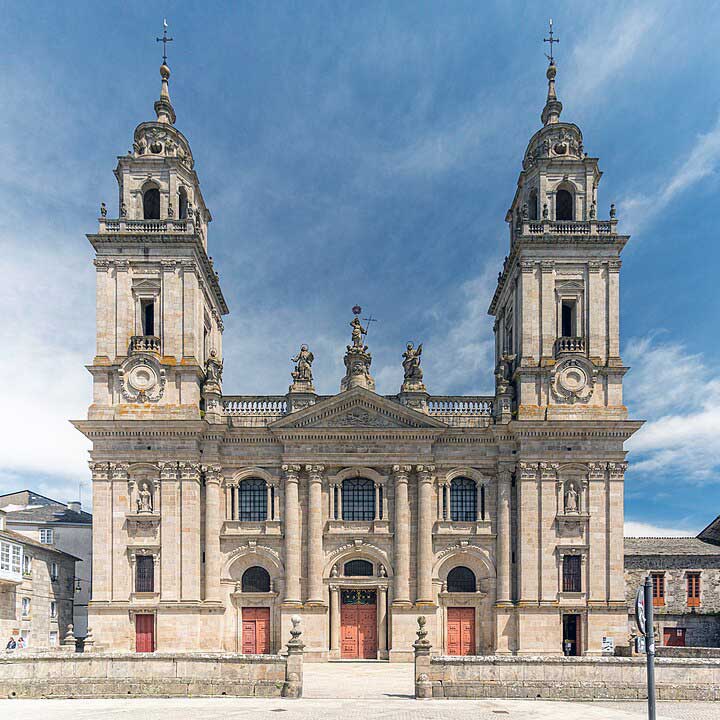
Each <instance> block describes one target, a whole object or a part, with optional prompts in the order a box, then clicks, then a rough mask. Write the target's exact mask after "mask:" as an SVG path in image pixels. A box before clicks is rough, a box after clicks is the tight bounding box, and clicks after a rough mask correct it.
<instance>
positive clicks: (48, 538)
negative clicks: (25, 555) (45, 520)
mask: <svg viewBox="0 0 720 720" xmlns="http://www.w3.org/2000/svg"><path fill="white" fill-rule="evenodd" d="M40 542H41V543H44V544H45V545H52V543H53V531H52V529H43V530H40Z"/></svg>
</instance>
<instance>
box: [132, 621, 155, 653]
mask: <svg viewBox="0 0 720 720" xmlns="http://www.w3.org/2000/svg"><path fill="white" fill-rule="evenodd" d="M135 652H155V616H154V615H136V616H135Z"/></svg>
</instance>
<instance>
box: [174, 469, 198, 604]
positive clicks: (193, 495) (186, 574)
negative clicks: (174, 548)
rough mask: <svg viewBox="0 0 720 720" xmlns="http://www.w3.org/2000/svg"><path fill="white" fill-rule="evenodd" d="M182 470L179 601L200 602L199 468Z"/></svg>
mask: <svg viewBox="0 0 720 720" xmlns="http://www.w3.org/2000/svg"><path fill="white" fill-rule="evenodd" d="M178 467H179V469H180V493H181V494H180V503H179V505H180V507H179V511H180V518H181V522H180V537H179V538H178V539H179V541H180V568H179V570H180V599H181V600H189V601H192V602H197V601H199V600H200V597H201V592H200V585H201V582H202V578H201V572H200V559H201V554H200V553H201V551H200V465H199V463H190V462H187V463H183V462H181V463H179V464H178Z"/></svg>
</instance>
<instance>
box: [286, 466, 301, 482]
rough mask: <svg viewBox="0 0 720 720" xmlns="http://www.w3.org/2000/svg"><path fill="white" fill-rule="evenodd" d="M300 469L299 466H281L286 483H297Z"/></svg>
mask: <svg viewBox="0 0 720 720" xmlns="http://www.w3.org/2000/svg"><path fill="white" fill-rule="evenodd" d="M300 470H301V467H300V465H283V466H282V471H283V472H284V473H285V481H286V482H294V483H296V482H298V480H299V475H300Z"/></svg>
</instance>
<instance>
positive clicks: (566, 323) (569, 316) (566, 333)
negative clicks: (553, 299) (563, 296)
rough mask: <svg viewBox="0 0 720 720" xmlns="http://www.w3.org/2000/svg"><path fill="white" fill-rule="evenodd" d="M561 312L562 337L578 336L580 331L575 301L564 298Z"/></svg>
mask: <svg viewBox="0 0 720 720" xmlns="http://www.w3.org/2000/svg"><path fill="white" fill-rule="evenodd" d="M561 313H562V314H561V318H560V321H561V327H560V335H561V336H562V337H576V336H577V334H578V333H577V323H576V318H575V301H574V300H563V301H562V305H561Z"/></svg>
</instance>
